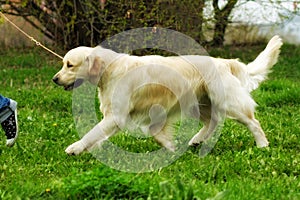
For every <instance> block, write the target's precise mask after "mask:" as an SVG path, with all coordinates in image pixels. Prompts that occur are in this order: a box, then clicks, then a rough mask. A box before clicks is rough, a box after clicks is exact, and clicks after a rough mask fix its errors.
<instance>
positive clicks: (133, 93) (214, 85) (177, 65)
mask: <svg viewBox="0 0 300 200" xmlns="http://www.w3.org/2000/svg"><path fill="white" fill-rule="evenodd" d="M281 46H282V40H281V38H280V37H279V36H274V37H273V38H272V39H271V40H270V41H269V43H268V44H267V46H266V48H265V49H264V50H263V51H262V52H261V53H260V54H259V55H258V57H257V58H256V59H255V60H254V61H253V62H251V63H249V64H244V63H242V62H240V61H238V60H237V59H222V58H214V57H210V56H199V55H187V56H169V57H163V56H158V55H149V56H133V55H128V54H120V53H116V52H114V51H112V50H109V49H105V48H103V47H100V46H98V47H95V48H90V47H78V48H75V49H72V50H70V51H69V52H68V53H67V54H66V55H65V56H64V58H63V67H62V69H61V70H60V71H59V72H58V73H57V74H56V75H55V76H54V77H53V81H54V82H55V83H56V84H57V85H60V86H63V87H64V89H65V90H72V89H73V88H76V87H79V86H80V85H81V84H82V82H84V81H89V82H91V83H92V84H95V85H97V86H98V96H99V100H100V111H101V112H102V114H103V119H102V120H101V121H100V122H99V123H98V124H97V125H96V126H95V127H94V128H93V129H91V130H90V131H89V132H88V133H87V134H85V135H84V136H83V137H82V138H81V139H80V140H79V141H77V142H75V143H73V144H71V145H70V146H69V147H68V148H67V149H66V150H65V151H66V153H67V154H70V155H71V154H73V155H74V154H75V155H77V154H80V153H82V152H83V151H85V150H90V149H93V148H94V147H96V146H97V145H100V144H101V143H102V142H103V141H105V140H107V139H108V138H109V137H111V136H112V135H114V134H115V133H117V132H118V131H119V130H120V129H123V128H129V130H130V128H136V127H139V128H140V129H141V130H143V131H144V132H147V133H148V134H150V135H152V136H153V137H154V139H155V140H156V141H157V142H158V143H160V144H161V145H162V146H163V147H165V148H167V149H168V150H170V151H175V150H176V145H174V142H173V140H172V138H173V133H174V130H173V124H174V123H175V122H176V121H179V119H180V116H182V113H184V115H185V116H190V117H194V118H199V119H200V120H201V121H202V122H203V127H202V128H201V130H200V131H199V132H198V133H197V134H195V135H194V137H193V138H191V140H190V142H189V145H197V144H199V143H201V142H203V141H207V140H208V139H210V138H211V137H212V135H213V133H214V132H215V131H216V127H217V126H218V125H219V124H220V123H221V122H222V121H223V119H224V118H225V117H229V118H232V119H235V120H237V121H239V122H241V123H242V124H244V125H246V126H247V127H248V129H249V130H250V131H251V133H252V134H253V136H254V139H255V141H256V145H257V146H258V147H266V146H268V144H269V143H268V140H267V138H266V136H265V134H264V132H263V130H262V128H261V126H260V123H259V122H258V120H256V119H255V117H254V112H255V106H256V103H255V101H254V100H253V99H252V98H251V95H250V92H251V91H253V90H254V89H256V88H257V87H258V86H259V84H260V83H261V82H262V81H264V80H265V79H266V77H267V75H268V73H269V72H270V70H271V68H272V67H273V65H274V64H276V62H277V59H278V56H279V53H280V47H281Z"/></svg>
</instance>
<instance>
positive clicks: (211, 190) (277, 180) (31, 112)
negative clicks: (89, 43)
mask: <svg viewBox="0 0 300 200" xmlns="http://www.w3.org/2000/svg"><path fill="white" fill-rule="evenodd" d="M263 48H264V46H253V47H240V48H237V47H225V48H224V49H215V50H213V51H211V52H210V54H211V55H213V56H218V57H227V58H236V57H239V58H241V60H243V61H245V62H247V61H251V60H253V59H254V58H255V57H256V55H257V54H258V52H260V51H261V50H262V49H263ZM299 55H300V47H295V46H288V45H284V46H283V48H282V53H281V56H280V59H279V62H278V64H277V65H276V66H275V67H274V71H273V73H272V74H271V75H270V78H269V80H267V81H266V82H264V83H263V84H262V85H261V87H260V88H259V89H257V90H256V91H254V92H253V93H252V94H253V97H254V99H255V100H256V101H257V103H258V105H259V106H258V107H257V113H256V115H257V118H258V119H259V120H260V122H261V125H262V127H263V129H264V131H265V133H266V135H267V138H268V139H269V142H270V147H268V148H265V149H258V148H257V147H256V146H255V142H254V139H253V137H252V136H251V135H250V132H249V131H248V130H247V129H246V128H245V127H244V126H242V125H240V124H238V123H236V122H234V121H232V120H226V122H225V125H224V127H223V129H222V135H221V137H220V139H219V140H218V142H217V144H216V146H215V148H214V149H213V150H212V152H211V153H210V154H208V155H207V156H206V157H204V158H200V157H199V156H198V152H199V149H195V148H189V149H188V150H187V151H186V152H185V153H184V154H183V155H182V156H181V157H180V158H179V159H177V160H176V161H175V162H174V163H173V164H171V165H169V166H167V167H164V168H161V169H160V170H156V171H152V172H148V173H126V172H121V171H117V170H114V169H111V168H110V167H108V166H106V165H104V164H102V163H101V162H100V161H98V160H97V159H96V158H94V157H93V155H91V154H89V153H84V154H82V155H80V156H67V155H66V154H65V153H64V150H65V148H66V147H67V146H68V145H70V144H71V143H73V142H75V141H77V140H78V138H79V136H78V133H77V131H76V127H75V124H74V121H73V115H72V92H65V91H63V89H62V88H60V87H57V86H56V85H54V84H53V83H52V81H51V78H52V76H53V75H54V74H55V73H56V72H57V71H58V70H59V69H60V64H61V63H60V61H59V60H57V58H56V57H54V56H52V55H48V54H47V53H46V52H44V51H43V50H42V49H38V48H36V49H26V50H8V51H7V50H1V51H0V56H1V59H0V77H1V87H0V94H2V95H4V96H8V97H11V98H13V99H15V100H16V101H17V102H18V111H19V116H18V119H19V128H20V132H19V134H20V136H19V139H18V142H17V144H16V145H15V146H14V147H13V148H7V147H5V137H4V132H3V131H2V130H1V131H0V134H1V135H2V137H0V199H1V200H2V199H3V200H5V199H56V200H58V199H216V200H220V199H230V200H233V199H237V200H242V199H245V200H252V199H253V200H257V199H261V200H263V199H276V200H278V199H295V200H296V199H300V177H299V176H300V107H299V106H300V79H299V78H300V58H299ZM119 138H120V139H122V137H119ZM115 142H116V143H118V137H116V138H115ZM122 142H123V141H120V143H122ZM123 145H124V144H123ZM130 145H131V146H133V147H132V149H133V150H134V148H143V143H140V142H139V143H138V145H136V147H135V144H134V143H130ZM144 145H149V144H144ZM150 145H156V144H155V143H153V144H152V143H151V144H150ZM125 146H126V141H125ZM147 148H149V147H147Z"/></svg>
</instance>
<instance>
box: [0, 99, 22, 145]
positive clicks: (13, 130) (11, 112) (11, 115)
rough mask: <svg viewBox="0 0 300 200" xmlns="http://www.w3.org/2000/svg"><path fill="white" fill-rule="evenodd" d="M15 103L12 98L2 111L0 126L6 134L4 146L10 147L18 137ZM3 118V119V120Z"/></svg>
mask: <svg viewBox="0 0 300 200" xmlns="http://www.w3.org/2000/svg"><path fill="white" fill-rule="evenodd" d="M16 107H17V103H16V102H15V101H13V100H11V102H10V106H8V107H7V108H6V109H5V110H3V112H2V117H1V118H2V119H1V121H2V122H1V126H2V128H3V130H4V132H5V135H6V146H8V147H12V146H13V145H14V144H15V142H16V140H17V138H18V119H17V108H16ZM3 118H4V120H3Z"/></svg>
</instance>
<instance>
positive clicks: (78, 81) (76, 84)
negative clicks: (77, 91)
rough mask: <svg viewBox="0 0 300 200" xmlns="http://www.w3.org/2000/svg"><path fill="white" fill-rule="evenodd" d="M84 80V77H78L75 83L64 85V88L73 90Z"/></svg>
mask: <svg viewBox="0 0 300 200" xmlns="http://www.w3.org/2000/svg"><path fill="white" fill-rule="evenodd" d="M83 82H84V80H83V79H76V80H75V81H74V83H71V84H69V85H66V86H64V89H65V90H66V91H70V90H73V89H74V88H77V87H79V86H80V85H81V84H82V83H83Z"/></svg>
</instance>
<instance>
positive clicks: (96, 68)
mask: <svg viewBox="0 0 300 200" xmlns="http://www.w3.org/2000/svg"><path fill="white" fill-rule="evenodd" d="M87 59H88V61H89V69H88V74H89V81H90V82H91V83H93V84H98V81H99V79H100V76H101V72H102V68H104V61H103V60H101V58H100V57H98V56H89V57H88V58H87Z"/></svg>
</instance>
